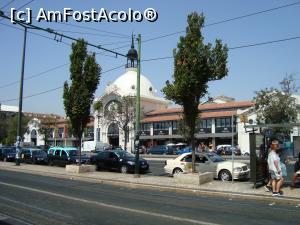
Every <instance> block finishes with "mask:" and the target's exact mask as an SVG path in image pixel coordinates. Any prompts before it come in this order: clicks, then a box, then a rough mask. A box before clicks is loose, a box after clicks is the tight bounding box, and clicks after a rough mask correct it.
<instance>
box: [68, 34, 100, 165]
mask: <svg viewBox="0 0 300 225" xmlns="http://www.w3.org/2000/svg"><path fill="white" fill-rule="evenodd" d="M70 61H71V65H70V80H71V84H70V86H69V85H68V82H67V81H66V82H65V84H64V93H63V98H64V107H65V112H66V115H67V117H68V118H69V120H70V122H71V124H72V131H73V134H74V136H75V137H76V138H77V140H78V146H79V153H80V154H79V156H80V158H79V164H80V163H81V145H80V143H81V139H82V133H83V131H84V128H85V127H86V125H87V123H88V122H89V118H90V109H91V105H92V103H93V100H94V94H95V91H96V89H97V86H98V84H99V81H100V72H101V67H100V66H99V65H98V64H97V62H96V58H95V54H88V53H87V46H86V43H85V41H84V40H83V39H81V40H79V41H77V42H76V43H73V44H72V53H71V55H70Z"/></svg>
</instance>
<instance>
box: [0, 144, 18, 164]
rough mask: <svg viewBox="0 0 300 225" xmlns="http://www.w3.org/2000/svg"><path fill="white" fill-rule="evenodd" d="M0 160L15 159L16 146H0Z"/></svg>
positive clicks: (10, 160)
mask: <svg viewBox="0 0 300 225" xmlns="http://www.w3.org/2000/svg"><path fill="white" fill-rule="evenodd" d="M0 160H2V161H4V162H13V161H15V160H16V147H2V148H0Z"/></svg>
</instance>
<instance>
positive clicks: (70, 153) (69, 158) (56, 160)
mask: <svg viewBox="0 0 300 225" xmlns="http://www.w3.org/2000/svg"><path fill="white" fill-rule="evenodd" d="M48 162H49V165H51V166H53V165H58V166H66V165H68V164H76V163H79V152H78V150H77V148H74V147H51V148H49V150H48ZM89 162H90V157H89V156H87V155H81V163H89Z"/></svg>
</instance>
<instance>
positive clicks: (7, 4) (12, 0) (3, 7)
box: [0, 0, 15, 10]
mask: <svg viewBox="0 0 300 225" xmlns="http://www.w3.org/2000/svg"><path fill="white" fill-rule="evenodd" d="M14 1H15V0H11V1H10V2H8V3H6V4H5V5H4V6H2V7H1V8H0V10H3V9H5V8H6V7H7V6H9V5H10V4H11V3H13V2H14Z"/></svg>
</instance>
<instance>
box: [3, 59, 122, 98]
mask: <svg viewBox="0 0 300 225" xmlns="http://www.w3.org/2000/svg"><path fill="white" fill-rule="evenodd" d="M125 65H126V64H122V65H120V66H116V67H113V68H111V69H108V70H106V71H104V72H102V73H101V75H102V74H104V73H108V72H110V71H113V70H116V69H119V68H121V67H124V66H125ZM63 87H64V86H59V87H55V88H51V89H49V90H46V91H42V92H39V93H35V94H32V95H28V96H25V97H23V98H24V99H25V98H32V97H35V96H39V95H43V94H46V93H49V92H53V91H56V90H59V89H61V88H63ZM16 100H19V98H13V99H5V100H1V99H0V102H1V103H3V102H12V101H16Z"/></svg>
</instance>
